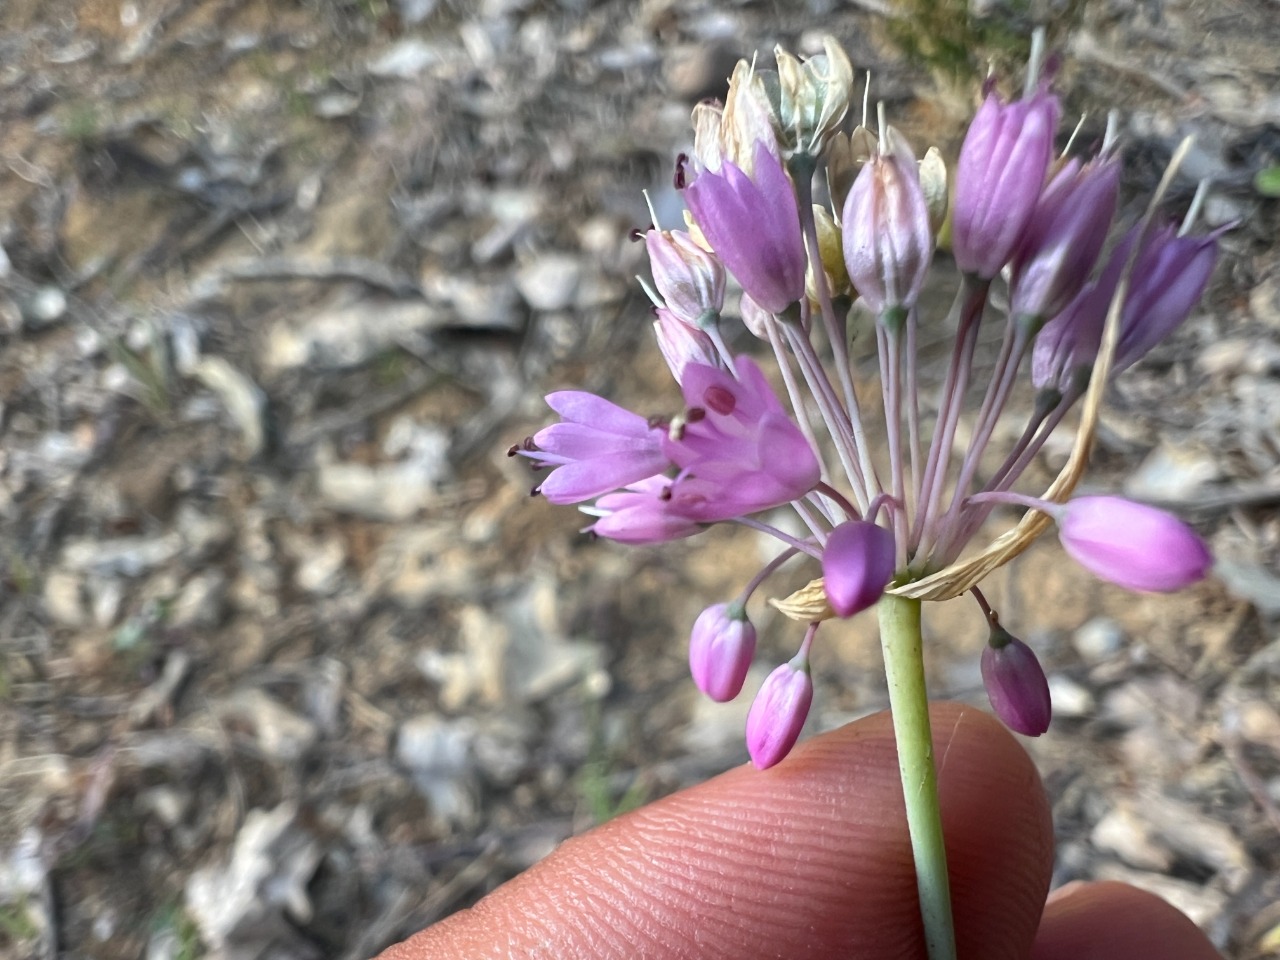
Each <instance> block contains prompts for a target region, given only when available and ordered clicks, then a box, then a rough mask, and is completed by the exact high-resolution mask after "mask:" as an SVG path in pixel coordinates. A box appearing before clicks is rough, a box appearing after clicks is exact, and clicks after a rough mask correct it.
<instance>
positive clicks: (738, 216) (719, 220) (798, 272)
mask: <svg viewBox="0 0 1280 960" xmlns="http://www.w3.org/2000/svg"><path fill="white" fill-rule="evenodd" d="M684 196H685V201H686V202H687V203H688V205H689V210H690V212H691V213H692V214H693V219H694V220H695V221H696V222H697V224H698V227H699V228H700V229H701V230H702V235H703V236H704V237H706V238H707V242H708V243H710V244H711V248H712V249H713V250H715V252H716V256H718V257H719V258H720V260H721V261H722V262H723V263H724V265H725V267H727V268H728V270H729V272H730V273H732V274H733V276H734V277H735V278H736V279H737V281H738V283H739V284H741V285H742V289H743V290H745V291H746V292H747V293H748V294H750V295H751V297H752V299H754V300H755V301H756V302H757V303H759V304H760V305H761V306H762V307H764V308H765V309H766V310H768V311H769V312H770V313H782V311H784V310H786V309H787V307H789V306H791V305H792V304H793V303H796V302H797V301H798V300H799V299H800V298H801V297H803V296H804V272H805V252H804V239H803V238H802V237H801V234H800V212H799V207H798V206H797V205H796V195H795V191H794V189H792V186H791V181H790V180H788V179H787V174H786V171H785V170H784V169H783V168H782V162H781V161H780V160H779V159H778V158H777V157H775V156H774V155H773V154H772V153H770V152H769V149H768V147H767V146H766V145H765V144H764V143H762V142H761V143H757V144H756V153H755V171H754V178H753V177H749V176H747V174H746V173H745V172H743V171H742V170H741V169H740V168H739V167H737V166H735V165H734V164H733V163H730V162H729V161H728V160H726V161H724V163H723V164H722V165H721V167H720V170H719V172H718V173H713V172H712V171H710V170H704V171H703V172H702V173H700V174H699V175H698V178H697V179H696V180H694V181H693V183H691V184H689V186H688V187H686V188H685V191H684Z"/></svg>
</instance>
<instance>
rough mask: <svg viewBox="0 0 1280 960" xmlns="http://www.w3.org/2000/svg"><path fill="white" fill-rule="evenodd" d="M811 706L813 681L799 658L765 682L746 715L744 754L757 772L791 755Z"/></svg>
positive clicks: (806, 666)
mask: <svg viewBox="0 0 1280 960" xmlns="http://www.w3.org/2000/svg"><path fill="white" fill-rule="evenodd" d="M812 703H813V678H812V677H810V676H809V664H808V662H807V661H806V660H805V659H804V658H803V656H797V657H796V658H795V659H793V660H792V661H791V662H790V663H784V664H783V665H782V666H780V667H778V668H777V669H776V670H774V671H773V673H771V674H769V676H768V677H766V678H765V681H764V684H763V685H761V687H760V692H759V693H757V694H756V699H755V701H754V702H753V703H752V704H751V712H750V713H748V714H747V751H748V752H749V753H750V754H751V762H752V763H753V764H755V766H756V769H758V770H767V769H768V768H769V767H772V766H773V765H774V764H775V763H778V762H779V761H780V760H782V758H783V757H785V756H786V755H787V754H788V753H790V752H791V748H792V747H794V746H795V745H796V740H798V739H799V737H800V730H801V729H802V728H803V727H804V721H805V718H806V717H808V716H809V706H810V704H812Z"/></svg>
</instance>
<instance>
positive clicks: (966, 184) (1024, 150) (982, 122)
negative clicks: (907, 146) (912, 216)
mask: <svg viewBox="0 0 1280 960" xmlns="http://www.w3.org/2000/svg"><path fill="white" fill-rule="evenodd" d="M1059 113H1060V107H1059V105H1058V98H1057V97H1055V96H1053V95H1052V94H1051V93H1048V92H1047V91H1046V90H1044V89H1041V90H1039V91H1038V92H1036V93H1035V94H1034V95H1033V96H1031V97H1030V98H1028V99H1025V100H1018V101H1015V102H1013V103H1002V102H1001V100H1000V97H999V96H998V95H997V94H996V93H995V91H992V92H991V93H989V94H987V99H986V100H985V101H984V102H983V104H982V106H981V107H980V108H979V109H978V113H977V115H976V116H975V117H974V118H973V123H971V124H970V125H969V132H968V133H967V134H966V135H965V139H964V145H963V146H962V147H961V148H960V158H959V160H958V161H957V164H956V193H955V207H954V209H953V211H952V221H951V223H952V226H951V243H952V252H953V253H954V254H955V258H956V264H957V265H958V266H959V267H960V269H961V270H963V271H965V273H973V274H977V275H978V276H979V277H982V278H984V279H991V278H992V277H994V276H996V274H998V273H999V272H1000V270H1001V268H1003V267H1004V265H1005V264H1006V263H1008V261H1009V259H1010V258H1011V257H1012V256H1013V253H1014V250H1015V249H1016V248H1017V246H1018V242H1019V241H1020V240H1021V239H1022V234H1023V232H1024V231H1025V230H1026V227H1027V224H1028V223H1029V222H1030V220H1031V216H1032V214H1033V213H1034V211H1035V206H1036V200H1037V199H1039V197H1040V191H1041V189H1042V188H1043V187H1044V178H1045V174H1046V173H1048V170H1049V161H1050V159H1051V158H1052V156H1053V135H1054V130H1055V129H1056V128H1057V126H1058V115H1059Z"/></svg>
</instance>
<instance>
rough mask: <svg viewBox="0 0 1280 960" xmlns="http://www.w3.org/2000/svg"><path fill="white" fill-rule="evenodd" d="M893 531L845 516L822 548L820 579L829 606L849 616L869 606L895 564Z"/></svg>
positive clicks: (842, 615) (837, 612)
mask: <svg viewBox="0 0 1280 960" xmlns="http://www.w3.org/2000/svg"><path fill="white" fill-rule="evenodd" d="M896 562H897V561H896V552H895V549H894V543H893V533H892V532H890V531H889V530H888V529H886V528H885V527H881V526H879V525H877V524H875V523H872V522H870V521H869V520H847V521H845V522H844V523H842V524H840V526H838V527H836V528H835V529H834V530H832V531H831V535H830V536H829V537H827V545H826V546H825V547H824V548H823V550H822V582H823V587H824V589H825V590H826V594H827V600H828V602H829V603H830V604H831V609H832V610H834V611H835V612H836V615H837V616H840V617H852V616H853V615H854V614H856V613H860V612H861V611H863V610H866V609H868V608H869V607H873V606H875V604H876V601H878V600H879V599H880V596H881V595H882V594H883V593H884V588H885V587H886V586H887V585H888V583H889V580H890V579H891V578H892V577H893V572H894V567H895V566H896Z"/></svg>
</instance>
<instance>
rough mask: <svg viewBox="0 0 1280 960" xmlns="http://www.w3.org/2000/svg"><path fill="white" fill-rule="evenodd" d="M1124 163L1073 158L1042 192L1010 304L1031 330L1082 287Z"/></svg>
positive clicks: (1103, 235)
mask: <svg viewBox="0 0 1280 960" xmlns="http://www.w3.org/2000/svg"><path fill="white" fill-rule="evenodd" d="M1119 187H1120V162H1119V160H1118V159H1117V158H1115V157H1104V158H1101V159H1098V160H1094V161H1092V162H1090V163H1087V164H1083V165H1082V164H1081V163H1080V161H1078V160H1070V161H1068V162H1067V164H1066V165H1065V166H1063V168H1062V169H1061V170H1060V171H1058V173H1057V175H1056V176H1055V177H1054V178H1053V179H1052V180H1051V181H1049V185H1048V186H1046V187H1045V188H1044V192H1043V193H1041V194H1040V199H1039V200H1038V201H1037V202H1036V206H1035V212H1034V213H1033V214H1032V217H1031V222H1030V224H1029V225H1028V227H1027V231H1026V233H1025V234H1024V235H1023V237H1022V242H1021V243H1020V244H1019V246H1018V250H1017V253H1016V254H1015V256H1014V260H1013V278H1012V282H1011V285H1010V290H1009V306H1010V310H1011V312H1012V314H1013V316H1014V317H1015V318H1017V319H1018V320H1019V321H1020V322H1023V323H1026V324H1028V329H1029V330H1030V332H1031V333H1032V334H1034V333H1035V332H1037V331H1038V330H1039V329H1040V327H1041V326H1043V324H1044V322H1045V321H1046V320H1048V319H1049V318H1051V317H1053V316H1055V315H1056V314H1057V313H1058V312H1059V311H1061V310H1062V309H1063V308H1064V307H1066V306H1067V304H1068V303H1070V301H1071V299H1072V298H1073V297H1074V296H1075V295H1076V294H1077V293H1079V292H1080V290H1081V288H1082V287H1083V286H1084V284H1085V282H1086V281H1087V280H1088V279H1089V274H1090V272H1091V271H1092V270H1093V267H1094V264H1096V263H1097V262H1098V255H1099V254H1100V253H1102V245H1103V244H1104V243H1105V242H1106V239H1107V231H1108V230H1109V229H1110V227H1111V218H1112V217H1113V216H1114V215H1115V210H1116V196H1117V193H1118V191H1119Z"/></svg>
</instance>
